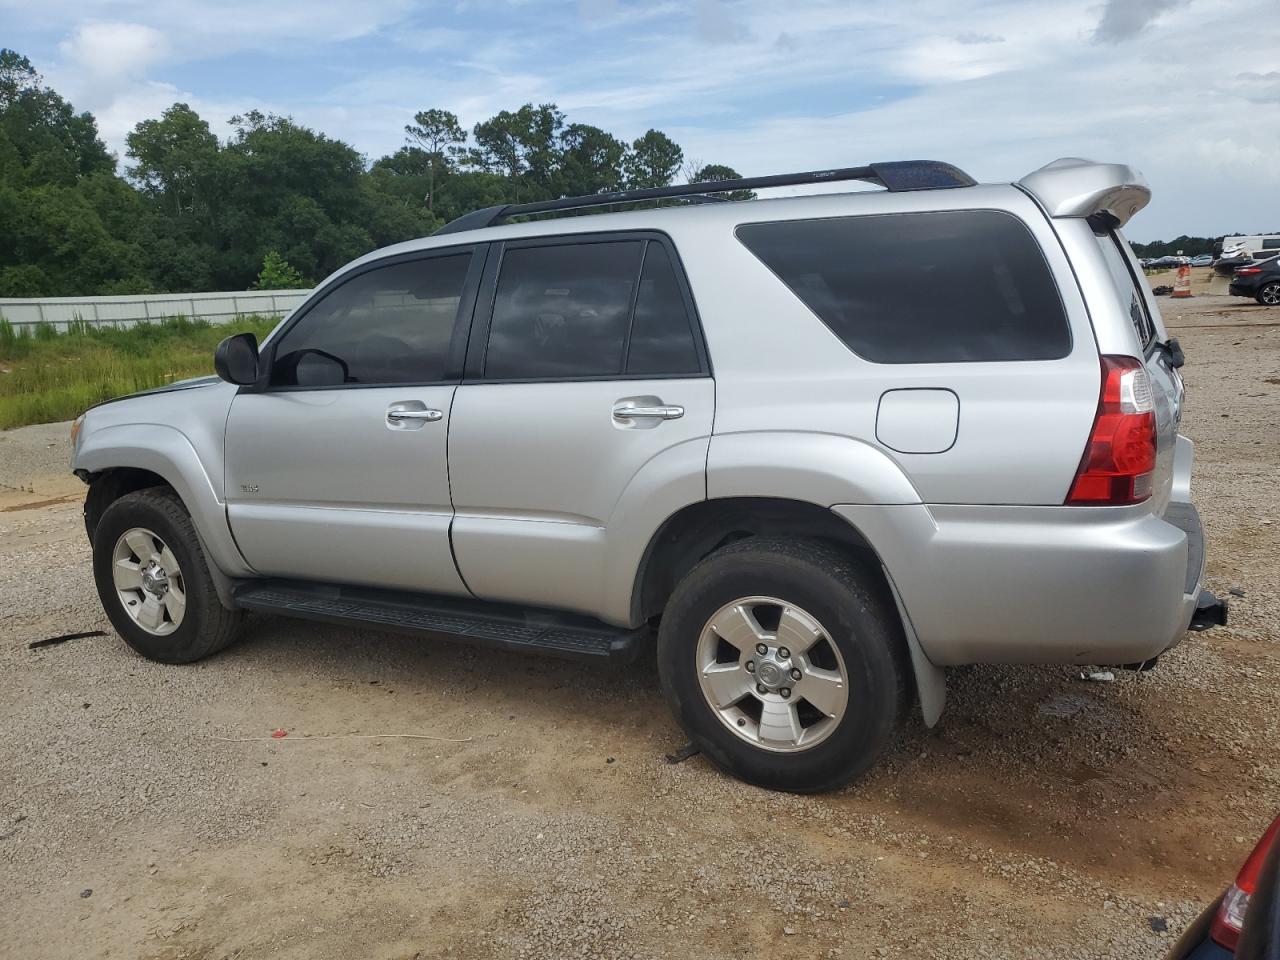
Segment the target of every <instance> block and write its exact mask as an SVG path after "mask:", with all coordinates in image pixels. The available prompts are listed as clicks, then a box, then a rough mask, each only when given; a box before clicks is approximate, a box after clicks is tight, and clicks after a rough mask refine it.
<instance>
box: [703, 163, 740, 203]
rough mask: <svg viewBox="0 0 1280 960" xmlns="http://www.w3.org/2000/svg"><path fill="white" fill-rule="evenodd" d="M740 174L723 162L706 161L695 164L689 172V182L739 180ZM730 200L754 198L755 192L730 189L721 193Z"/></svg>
mask: <svg viewBox="0 0 1280 960" xmlns="http://www.w3.org/2000/svg"><path fill="white" fill-rule="evenodd" d="M741 179H742V174H740V173H739V172H738V171H737V170H735V169H733V167H726V166H725V165H724V164H723V163H707V164H701V165H699V166H697V167H696V168H695V169H694V170H693V172H692V173H690V174H689V182H690V183H707V182H709V181H713V180H741ZM721 196H723V197H727V198H728V199H730V200H754V199H755V196H756V193H755V191H754V190H730V191H729V192H728V193H724V194H721Z"/></svg>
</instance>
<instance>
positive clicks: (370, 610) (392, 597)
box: [234, 580, 650, 662]
mask: <svg viewBox="0 0 1280 960" xmlns="http://www.w3.org/2000/svg"><path fill="white" fill-rule="evenodd" d="M234 596H235V602H236V606H238V607H240V608H242V609H244V610H253V611H255V612H257V613H270V614H276V615H279V616H284V617H300V618H302V619H305V620H320V621H323V622H325V623H338V624H344V625H346V626H352V627H366V628H369V629H373V630H392V631H395V632H396V633H407V634H414V635H420V636H442V637H447V638H449V639H452V640H459V641H462V642H464V643H474V644H478V645H482V646H489V647H498V648H501V649H504V650H519V651H526V652H530V653H544V654H550V655H552V656H558V657H568V658H571V659H578V660H619V661H623V662H629V661H631V660H633V659H634V658H635V657H636V655H637V654H638V653H639V651H640V647H641V645H642V644H643V643H644V642H645V641H646V640H648V639H649V636H650V634H649V631H648V630H647V629H644V628H642V629H640V630H624V629H622V628H620V627H613V626H610V625H608V624H606V623H601V622H600V621H599V620H593V619H591V618H590V617H583V616H577V615H575V614H571V613H561V612H559V611H555V610H544V609H540V608H536V607H520V606H514V605H511V604H505V603H504V604H498V603H485V602H483V601H478V600H462V599H457V598H454V597H439V596H434V595H431V594H420V593H408V592H399V591H392V590H374V589H369V588H363V587H340V586H335V585H332V584H321V583H299V582H295V581H287V580H242V581H240V582H239V583H238V584H237V585H236V588H235V594H234Z"/></svg>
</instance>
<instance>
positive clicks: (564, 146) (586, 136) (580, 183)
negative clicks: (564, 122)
mask: <svg viewBox="0 0 1280 960" xmlns="http://www.w3.org/2000/svg"><path fill="white" fill-rule="evenodd" d="M626 154H627V145H626V144H625V143H623V142H622V141H621V140H619V139H618V138H617V137H615V136H614V135H613V134H611V133H606V132H605V131H604V130H601V129H600V128H599V127H593V126H591V125H590V124H586V123H571V124H569V126H567V127H565V129H564V132H563V133H561V134H560V171H559V176H558V177H557V179H556V184H557V192H558V193H559V194H560V195H561V196H567V197H576V196H583V195H586V194H591V193H607V192H609V191H613V190H621V189H622V182H623V181H622V159H623V157H625V156H626Z"/></svg>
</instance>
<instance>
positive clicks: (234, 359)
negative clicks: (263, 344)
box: [213, 333, 258, 387]
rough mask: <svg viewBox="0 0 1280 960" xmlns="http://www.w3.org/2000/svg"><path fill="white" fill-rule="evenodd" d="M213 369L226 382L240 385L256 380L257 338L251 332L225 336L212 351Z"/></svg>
mask: <svg viewBox="0 0 1280 960" xmlns="http://www.w3.org/2000/svg"><path fill="white" fill-rule="evenodd" d="M213 369H214V370H216V371H217V372H218V376H220V377H221V378H222V379H223V380H225V381H227V383H235V384H239V385H240V386H242V387H248V386H252V385H253V384H255V383H257V382H258V338H257V337H255V336H254V335H253V334H252V333H237V334H236V335H235V336H234V337H227V339H225V340H223V341H222V342H221V343H220V344H218V349H217V350H215V351H214V353H213Z"/></svg>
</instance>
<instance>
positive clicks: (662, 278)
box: [449, 234, 715, 616]
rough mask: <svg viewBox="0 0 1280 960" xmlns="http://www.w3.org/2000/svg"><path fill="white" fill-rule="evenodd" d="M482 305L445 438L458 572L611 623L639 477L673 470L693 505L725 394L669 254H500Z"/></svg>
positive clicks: (515, 250)
mask: <svg viewBox="0 0 1280 960" xmlns="http://www.w3.org/2000/svg"><path fill="white" fill-rule="evenodd" d="M480 304H481V305H480V307H479V308H478V309H477V320H476V329H475V331H474V332H473V334H472V337H471V346H470V348H469V350H468V355H467V376H466V379H465V380H464V382H463V384H462V386H460V387H459V388H458V394H457V397H456V399H455V400H454V407H453V424H452V427H451V429H450V440H449V470H450V475H451V477H452V480H453V501H454V507H455V511H456V512H455V516H454V524H453V547H454V552H455V555H456V557H457V562H458V568H459V570H460V571H461V573H462V576H463V578H464V579H465V580H466V583H467V586H468V587H469V588H470V589H471V591H472V592H473V593H475V595H476V596H478V597H481V598H485V599H492V600H505V601H517V602H523V603H529V604H534V605H538V606H548V607H562V608H566V609H571V610H580V611H583V612H586V613H591V614H595V615H598V616H599V615H602V614H603V613H604V610H605V607H606V604H605V601H604V597H603V593H604V586H603V584H604V577H605V574H606V568H607V564H608V555H607V552H606V538H607V536H608V531H609V528H610V523H611V520H613V519H614V518H615V508H616V507H617V505H618V504H619V502H620V501H622V500H623V499H624V494H625V493H626V492H627V491H628V487H629V486H630V485H632V484H633V482H639V481H637V477H638V475H639V474H640V473H641V471H642V470H645V469H646V468H648V469H654V465H661V464H662V463H664V462H668V463H669V462H671V460H667V459H664V458H666V457H668V456H671V457H673V458H679V460H680V462H681V464H683V465H686V466H687V465H688V464H690V463H692V464H694V465H695V466H694V467H693V468H692V469H687V470H685V472H684V473H683V474H681V476H682V477H683V478H684V481H683V482H684V485H685V487H687V489H684V490H682V491H681V492H682V494H683V495H684V496H686V497H687V499H686V501H685V502H692V501H694V500H700V499H703V498H705V496H706V479H705V464H706V454H707V445H708V443H709V442H710V436H711V424H712V415H713V413H714V405H715V385H714V382H713V381H712V379H711V376H710V369H709V366H708V362H707V357H706V352H705V348H704V346H703V342H702V337H701V334H700V331H699V329H698V326H697V323H696V321H695V312H694V309H693V301H692V298H691V297H690V295H689V291H688V289H687V287H686V286H685V284H684V282H683V279H682V277H681V274H680V271H679V263H678V260H677V258H676V256H675V251H674V248H673V247H672V246H671V245H670V241H669V240H667V239H666V238H665V237H663V236H661V235H658V234H592V235H578V236H571V237H563V236H562V237H555V238H541V239H536V240H521V241H509V242H507V243H505V244H501V245H499V244H495V245H494V247H493V249H492V250H491V252H490V256H489V268H488V269H487V270H486V277H485V281H484V284H483V285H482V290H481V294H480ZM677 448H679V449H678V450H677ZM667 493H668V495H670V494H671V491H667Z"/></svg>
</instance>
